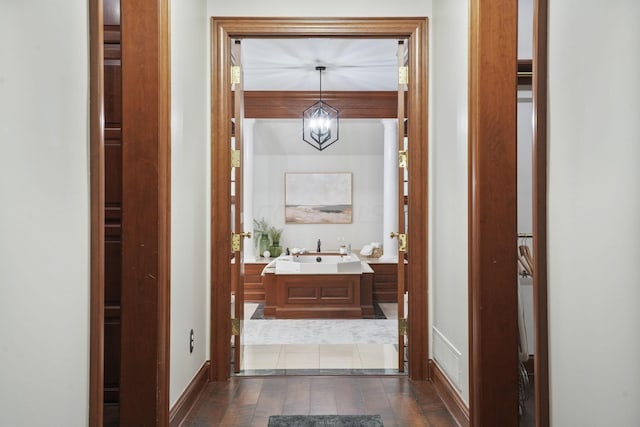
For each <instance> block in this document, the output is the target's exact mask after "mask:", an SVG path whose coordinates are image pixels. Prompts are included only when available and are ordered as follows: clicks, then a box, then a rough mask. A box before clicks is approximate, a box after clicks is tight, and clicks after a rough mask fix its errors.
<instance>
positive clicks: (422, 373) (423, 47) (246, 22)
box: [210, 18, 429, 381]
mask: <svg viewBox="0 0 640 427" xmlns="http://www.w3.org/2000/svg"><path fill="white" fill-rule="evenodd" d="M211 29H212V33H211V39H212V43H211V46H212V54H211V61H212V64H211V70H212V84H211V102H212V105H211V141H212V142H211V144H212V150H211V152H212V159H211V167H212V177H211V183H212V193H211V194H212V196H211V245H212V257H211V280H212V282H211V351H210V354H211V358H212V360H211V365H212V366H211V379H212V380H214V381H215V380H217V381H221V380H227V379H228V378H229V377H230V364H229V354H230V350H231V349H230V339H229V338H230V336H231V321H230V319H231V312H230V304H229V298H230V294H231V289H230V283H231V272H230V263H229V255H228V254H230V253H231V234H230V228H229V224H231V214H230V209H229V205H230V202H231V194H230V188H229V187H230V186H229V185H228V183H229V182H230V181H231V175H230V174H231V170H230V169H231V168H230V167H229V158H230V156H231V153H230V147H229V144H227V143H226V141H230V139H231V131H232V130H231V125H230V123H231V116H232V97H231V90H230V85H231V81H230V67H231V61H230V57H231V55H230V53H231V52H230V49H231V40H232V39H242V38H244V37H315V36H317V37H361V38H396V39H406V40H408V53H409V55H408V56H409V85H408V91H407V117H408V131H407V132H408V137H409V141H410V143H409V158H411V159H421V160H420V161H415V162H413V163H412V166H411V167H410V168H409V182H410V183H411V184H410V186H409V196H408V206H409V224H408V226H409V230H410V233H411V236H412V238H411V239H409V243H408V253H409V257H410V258H409V260H410V261H409V264H408V266H407V267H408V273H407V274H408V291H409V293H410V295H411V298H410V299H409V324H410V325H412V324H413V325H427V324H428V321H427V319H428V316H427V307H428V300H427V270H426V269H427V264H428V256H427V240H428V239H427V221H425V218H427V212H428V211H427V200H428V194H427V164H428V156H427V152H428V148H427V144H428V141H427V134H428V132H427V120H428V115H427V105H428V102H427V99H428V98H427V88H428V84H427V59H428V54H427V45H428V43H427V19H426V18H317V19H316V18H212V25H211ZM427 334H428V331H426V330H425V329H424V328H422V327H415V328H409V341H410V342H411V346H410V347H409V376H410V378H412V379H423V380H424V379H427V377H428V367H427V360H428V353H429V352H428V339H427Z"/></svg>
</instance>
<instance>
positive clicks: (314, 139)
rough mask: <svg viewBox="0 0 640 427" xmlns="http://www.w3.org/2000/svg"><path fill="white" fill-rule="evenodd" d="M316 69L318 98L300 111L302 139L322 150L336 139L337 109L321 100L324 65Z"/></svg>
mask: <svg viewBox="0 0 640 427" xmlns="http://www.w3.org/2000/svg"><path fill="white" fill-rule="evenodd" d="M316 70H317V71H318V72H319V74H320V95H319V100H318V101H317V102H316V103H315V104H313V105H312V106H310V107H309V108H307V109H306V110H304V113H302V139H303V140H304V141H305V142H306V143H307V144H309V145H311V146H312V147H314V148H315V149H317V150H319V151H322V150H324V149H325V148H327V147H328V146H330V145H331V144H333V143H334V142H336V141H337V140H338V110H336V109H335V108H333V107H332V106H330V105H329V104H327V103H326V102H324V101H323V100H322V72H323V71H324V70H326V67H323V66H318V67H316Z"/></svg>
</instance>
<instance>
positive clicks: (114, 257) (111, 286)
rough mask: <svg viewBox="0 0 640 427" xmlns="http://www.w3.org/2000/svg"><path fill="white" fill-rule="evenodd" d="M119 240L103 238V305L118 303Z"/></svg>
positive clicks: (119, 274)
mask: <svg viewBox="0 0 640 427" xmlns="http://www.w3.org/2000/svg"><path fill="white" fill-rule="evenodd" d="M121 253H122V245H121V244H120V240H119V239H118V240H110V239H109V238H105V242H104V258H105V260H104V264H105V269H104V303H105V305H120V281H121V279H120V277H121V273H122V270H121V265H122V260H121Z"/></svg>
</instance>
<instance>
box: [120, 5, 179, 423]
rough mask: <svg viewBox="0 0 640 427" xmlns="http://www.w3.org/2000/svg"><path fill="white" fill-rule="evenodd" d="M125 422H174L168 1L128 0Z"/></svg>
mask: <svg viewBox="0 0 640 427" xmlns="http://www.w3.org/2000/svg"><path fill="white" fill-rule="evenodd" d="M121 16H122V113H123V122H122V138H123V141H125V143H124V144H123V147H122V178H123V185H122V187H123V188H122V204H123V206H125V207H126V209H124V211H123V217H122V330H121V331H122V332H121V342H122V352H121V371H120V373H121V375H120V376H121V383H120V423H121V425H167V424H168V423H169V331H170V327H169V325H170V323H169V322H170V318H169V316H170V311H169V298H170V283H169V280H170V241H169V233H170V208H171V206H170V187H171V186H170V178H171V171H170V149H171V146H170V74H169V67H170V56H169V54H170V52H169V1H168V0H159V1H158V0H122V2H121Z"/></svg>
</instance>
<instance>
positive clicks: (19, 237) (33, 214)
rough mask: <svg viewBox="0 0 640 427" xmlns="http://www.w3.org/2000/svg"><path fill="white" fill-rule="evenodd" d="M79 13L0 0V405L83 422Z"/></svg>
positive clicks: (15, 414) (85, 281) (18, 416)
mask: <svg viewBox="0 0 640 427" xmlns="http://www.w3.org/2000/svg"><path fill="white" fill-rule="evenodd" d="M88 49H89V48H88V10H87V2H86V1H84V0H71V1H29V2H22V1H11V2H6V1H4V2H2V6H0V58H2V63H1V64H0V195H2V209H0V236H1V237H0V337H1V339H0V361H1V362H0V413H2V424H3V425H11V426H36V425H65V426H83V425H86V424H87V420H88V403H89V399H88V387H89V368H88V366H89V177H88V173H89V166H88V164H89V158H88V147H89V143H88V102H89V101H88V76H89V62H88V61H89V56H88V54H89V50H88Z"/></svg>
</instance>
